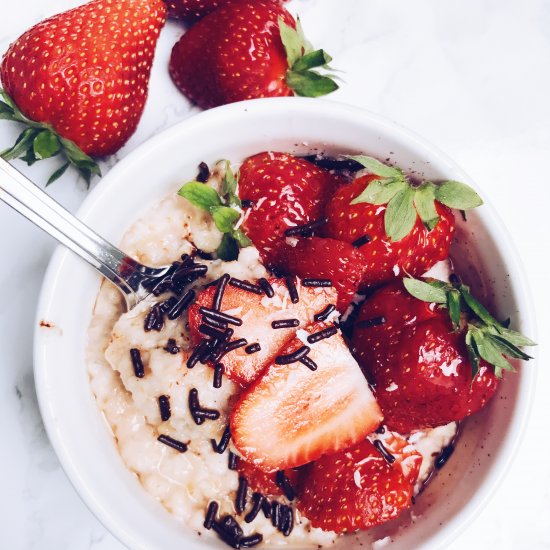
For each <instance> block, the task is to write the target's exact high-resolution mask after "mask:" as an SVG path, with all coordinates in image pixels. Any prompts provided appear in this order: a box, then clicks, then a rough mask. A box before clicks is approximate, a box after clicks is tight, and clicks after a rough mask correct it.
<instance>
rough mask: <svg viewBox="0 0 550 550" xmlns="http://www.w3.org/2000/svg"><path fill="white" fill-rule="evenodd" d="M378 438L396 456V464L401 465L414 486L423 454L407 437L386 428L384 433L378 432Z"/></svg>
mask: <svg viewBox="0 0 550 550" xmlns="http://www.w3.org/2000/svg"><path fill="white" fill-rule="evenodd" d="M371 438H372V436H371ZM376 439H378V440H380V441H381V443H382V445H384V447H385V448H386V450H387V451H388V452H389V453H390V454H391V455H392V456H393V457H394V458H395V462H394V464H395V465H398V466H400V467H401V471H402V473H403V475H404V476H405V479H406V480H407V481H408V482H409V483H410V484H411V485H412V486H414V484H415V483H416V480H417V479H418V474H419V473H420V467H421V466H422V460H423V458H422V455H421V454H420V453H419V452H418V451H417V450H416V449H415V448H414V447H413V446H412V445H411V444H410V443H409V442H408V441H407V440H406V439H403V438H402V437H400V436H399V434H396V433H393V432H390V431H388V430H385V431H384V433H383V434H377V435H376Z"/></svg>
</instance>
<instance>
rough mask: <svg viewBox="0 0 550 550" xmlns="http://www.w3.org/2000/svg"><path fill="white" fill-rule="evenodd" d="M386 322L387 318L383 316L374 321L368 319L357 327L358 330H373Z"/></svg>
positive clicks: (375, 318)
mask: <svg viewBox="0 0 550 550" xmlns="http://www.w3.org/2000/svg"><path fill="white" fill-rule="evenodd" d="M385 322H386V318H385V317H384V316H383V315H380V317H373V318H372V319H366V320H365V321H359V322H358V323H357V324H356V325H355V326H356V327H357V328H371V327H377V326H380V325H383V324H384V323H385Z"/></svg>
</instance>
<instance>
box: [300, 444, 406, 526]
mask: <svg viewBox="0 0 550 550" xmlns="http://www.w3.org/2000/svg"><path fill="white" fill-rule="evenodd" d="M302 479H303V480H304V483H303V485H302V487H301V490H300V494H299V499H298V509H299V510H300V513H302V514H303V515H304V516H305V517H307V518H308V519H309V520H310V521H311V524H312V525H313V527H320V528H321V529H324V530H326V531H335V532H336V533H346V532H351V531H355V530H357V529H369V528H370V527H374V526H375V525H379V524H381V523H384V522H386V521H389V520H390V519H393V518H395V517H397V516H398V515H399V514H400V513H401V512H402V511H403V510H405V509H406V508H408V507H410V505H411V502H412V496H413V488H412V486H411V484H410V483H409V481H408V480H407V479H406V478H405V477H404V475H403V473H402V470H401V467H400V466H399V465H398V464H395V463H394V464H388V462H386V460H385V459H384V458H383V457H382V455H381V454H380V452H379V451H378V450H377V449H376V447H374V445H373V444H372V443H371V442H370V441H368V440H365V441H362V442H361V443H359V444H357V445H355V446H354V447H352V448H351V449H346V450H344V451H341V452H339V453H337V454H333V455H330V456H324V457H322V458H321V459H319V460H317V461H316V462H314V463H313V464H311V465H309V466H307V467H306V468H305V470H304V472H303V478H302Z"/></svg>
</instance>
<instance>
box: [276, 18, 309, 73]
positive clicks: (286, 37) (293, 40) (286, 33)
mask: <svg viewBox="0 0 550 550" xmlns="http://www.w3.org/2000/svg"><path fill="white" fill-rule="evenodd" d="M279 32H280V33H281V40H282V42H283V46H284V48H285V52H286V58H287V61H288V66H289V67H293V66H294V64H295V63H296V62H297V61H298V59H300V57H302V55H303V54H304V50H305V47H304V41H303V35H302V36H301V33H300V32H299V31H298V30H297V29H294V28H293V27H291V26H290V25H287V24H286V23H285V22H284V21H283V18H282V17H279Z"/></svg>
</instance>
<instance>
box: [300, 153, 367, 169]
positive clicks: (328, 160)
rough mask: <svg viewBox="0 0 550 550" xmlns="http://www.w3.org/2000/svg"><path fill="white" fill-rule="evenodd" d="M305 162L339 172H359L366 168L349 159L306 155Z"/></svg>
mask: <svg viewBox="0 0 550 550" xmlns="http://www.w3.org/2000/svg"><path fill="white" fill-rule="evenodd" d="M302 158H303V159H304V160H307V161H308V162H311V163H312V164H315V165H316V166H319V167H320V168H324V169H325V170H336V171H338V172H343V171H347V172H358V171H359V170H363V169H364V168H365V167H364V166H363V165H362V164H361V163H359V162H357V161H356V160H353V159H348V158H343V159H340V158H334V157H325V156H322V155H306V156H305V157H302Z"/></svg>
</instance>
